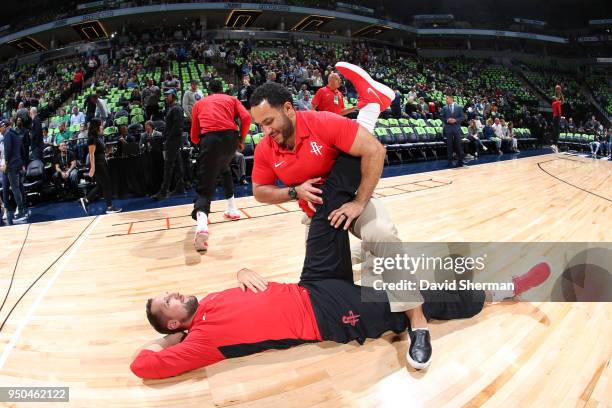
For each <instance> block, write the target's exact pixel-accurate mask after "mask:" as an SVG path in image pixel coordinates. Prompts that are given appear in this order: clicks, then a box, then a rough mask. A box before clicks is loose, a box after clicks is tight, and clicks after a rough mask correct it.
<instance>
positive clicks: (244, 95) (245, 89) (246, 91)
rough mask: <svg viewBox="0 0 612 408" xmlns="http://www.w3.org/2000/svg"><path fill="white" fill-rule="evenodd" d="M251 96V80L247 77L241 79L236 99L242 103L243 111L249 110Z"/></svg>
mask: <svg viewBox="0 0 612 408" xmlns="http://www.w3.org/2000/svg"><path fill="white" fill-rule="evenodd" d="M251 95H253V87H252V86H251V80H250V78H249V76H248V75H244V76H243V77H242V86H241V87H240V89H238V93H237V98H238V100H239V101H240V103H242V105H243V106H244V108H245V109H251V105H250V103H249V99H251Z"/></svg>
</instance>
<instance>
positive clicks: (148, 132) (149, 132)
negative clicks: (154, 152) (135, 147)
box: [140, 120, 163, 152]
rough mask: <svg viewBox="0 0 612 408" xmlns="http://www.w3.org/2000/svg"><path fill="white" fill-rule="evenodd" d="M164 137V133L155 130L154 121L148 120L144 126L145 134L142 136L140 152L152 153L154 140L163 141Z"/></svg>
mask: <svg viewBox="0 0 612 408" xmlns="http://www.w3.org/2000/svg"><path fill="white" fill-rule="evenodd" d="M162 137H163V135H162V133H161V132H160V131H158V130H155V127H154V126H153V121H151V120H147V121H146V122H145V124H144V132H142V134H141V135H140V151H141V152H142V151H146V152H148V151H151V148H152V147H153V139H161V138H162Z"/></svg>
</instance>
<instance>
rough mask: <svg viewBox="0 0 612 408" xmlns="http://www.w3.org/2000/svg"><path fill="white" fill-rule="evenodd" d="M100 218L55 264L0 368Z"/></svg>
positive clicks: (12, 338) (3, 357) (0, 367)
mask: <svg viewBox="0 0 612 408" xmlns="http://www.w3.org/2000/svg"><path fill="white" fill-rule="evenodd" d="M101 219H102V217H98V219H97V220H95V221H94V222H93V224H92V225H90V227H89V229H88V230H87V232H85V234H83V235H82V236H81V238H79V240H78V242H77V243H76V245H74V246H73V247H72V248H71V249H70V251H69V252H68V254H67V255H66V256H65V257H64V258H63V259H62V262H61V263H60V264H59V265H58V266H57V268H56V270H55V273H54V274H53V276H52V277H51V279H49V282H48V283H47V286H45V287H44V288H43V290H42V292H40V294H39V295H38V297H37V298H36V300H35V301H34V303H32V306H31V307H30V310H28V314H27V315H26V317H25V318H24V319H22V320H21V323H20V324H19V326H18V327H17V330H15V333H13V336H12V337H11V340H10V341H9V342H8V344H7V345H6V347H5V348H4V352H3V353H2V356H1V357H0V370H1V369H2V367H4V363H6V360H7V359H8V357H9V354H11V351H12V350H13V348H15V345H16V344H17V340H19V336H21V332H22V331H23V329H24V328H25V327H26V325H27V324H28V323H29V321H30V319H31V318H32V315H33V314H34V311H35V310H36V308H37V307H38V305H39V304H40V302H41V301H42V299H43V298H44V297H45V295H46V294H47V292H48V291H49V289H51V286H52V285H53V283H54V282H55V280H56V279H57V277H58V276H59V275H60V273H62V272H63V270H64V268H65V267H66V264H67V263H68V261H69V260H70V259H71V258H72V256H73V255H74V254H75V253H76V251H77V250H78V249H79V248H80V247H81V244H82V243H83V242H85V241H86V240H87V237H89V234H90V233H91V231H93V230H94V228H96V225H98V222H100V220H101Z"/></svg>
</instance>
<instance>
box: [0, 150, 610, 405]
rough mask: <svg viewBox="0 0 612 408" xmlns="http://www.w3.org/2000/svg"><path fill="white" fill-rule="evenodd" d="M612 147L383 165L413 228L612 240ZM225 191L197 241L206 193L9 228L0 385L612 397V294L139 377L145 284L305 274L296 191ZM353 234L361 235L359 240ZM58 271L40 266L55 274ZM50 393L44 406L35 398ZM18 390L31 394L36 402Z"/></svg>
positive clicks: (388, 202) (225, 396) (350, 401)
mask: <svg viewBox="0 0 612 408" xmlns="http://www.w3.org/2000/svg"><path fill="white" fill-rule="evenodd" d="M611 185H612V162H609V161H603V160H589V159H584V158H580V157H572V156H569V155H544V156H536V157H531V158H525V159H520V160H512V161H506V162H498V163H491V164H486V165H479V166H473V167H469V168H462V169H448V170H443V171H436V172H431V173H422V174H414V175H408V176H401V177H392V178H385V179H381V181H380V183H379V186H378V188H377V190H376V195H377V196H378V197H380V198H381V199H382V200H383V202H384V204H385V206H386V207H387V209H388V211H389V212H390V214H391V217H392V219H393V220H394V221H395V223H396V225H397V227H398V229H399V236H400V238H401V239H402V241H406V242H408V241H415V242H418V241H444V242H471V241H472V242H482V241H495V242H505V241H512V242H609V241H612V188H611ZM237 202H238V204H239V207H240V209H241V211H242V213H243V214H242V215H243V218H242V219H241V220H239V221H234V222H231V221H225V220H223V217H222V211H223V209H224V206H225V203H224V202H223V201H219V202H214V203H213V208H212V210H213V214H212V216H211V222H212V224H213V225H211V238H210V245H211V247H210V249H209V252H208V253H207V254H205V255H201V254H198V253H196V252H194V250H193V245H192V238H193V232H194V226H195V225H194V222H193V220H192V219H191V218H190V215H189V214H190V211H191V206H189V205H185V206H178V207H169V208H160V209H155V210H145V211H140V212H129V213H122V214H116V215H108V216H97V217H88V218H79V219H71V220H64V221H56V222H52V223H38V224H32V225H21V226H17V227H14V228H3V229H0V237H1V239H2V241H3V243H4V247H5V248H6V249H5V256H4V257H3V258H2V259H1V260H0V271H1V272H0V287H1V288H2V298H3V299H4V295H5V293H6V291H7V290H9V288H10V292H9V293H8V297H7V298H6V302H5V303H3V306H2V309H1V310H0V322H4V321H5V319H6V318H7V315H8V313H9V312H10V316H9V317H8V320H6V321H5V324H4V325H3V327H2V329H1V331H0V383H1V384H2V385H3V386H9V385H10V386H67V387H70V403H69V404H67V403H57V406H67V405H70V406H76V407H96V406H104V407H107V406H134V407H136V406H138V407H142V406H151V407H153V406H159V407H168V406H181V407H186V406H194V407H195V406H197V407H206V406H221V407H223V406H244V407H247V406H255V405H257V406H325V407H340V406H402V405H403V403H405V405H403V406H411V407H418V406H423V407H431V406H481V405H484V406H517V407H520V406H537V407H543V406H551V407H565V406H572V407H573V406H587V407H596V406H601V407H603V406H609V404H610V401H612V367H611V365H610V358H611V355H612V342H610V338H612V324H611V320H610V319H611V318H612V317H611V316H612V305H611V304H608V303H595V302H593V303H580V302H575V303H553V302H541V303H527V302H519V303H509V304H497V305H494V306H491V307H488V308H486V309H485V310H484V311H483V312H482V313H481V314H479V315H478V316H476V317H475V318H472V319H468V320H455V321H448V322H432V323H431V324H430V330H431V333H432V343H433V348H434V359H433V363H432V365H431V367H430V368H429V369H428V370H426V371H415V370H414V369H412V368H410V367H409V366H407V364H406V361H405V353H406V350H407V347H408V341H407V340H406V336H405V334H404V335H402V336H395V335H393V334H392V333H388V334H387V335H385V336H383V337H382V338H380V339H377V340H368V341H367V342H366V343H365V345H363V346H359V345H358V344H356V343H355V342H352V343H349V344H345V345H341V344H335V343H332V342H323V343H318V344H309V345H302V346H298V347H295V348H293V349H289V350H284V351H268V352H265V353H260V354H256V355H251V356H247V357H241V358H236V359H229V360H225V361H222V362H220V363H217V364H215V365H213V366H210V367H207V368H202V369H199V370H196V371H193V372H190V373H187V374H184V375H181V376H178V377H174V378H169V379H165V380H145V381H143V380H141V379H139V378H137V377H136V376H134V375H133V374H132V372H131V371H130V369H129V364H130V362H131V361H132V359H133V357H134V356H135V354H136V352H137V350H138V349H139V348H140V347H142V346H143V345H144V344H145V343H147V342H149V341H151V340H153V339H155V338H158V337H159V334H157V333H156V332H154V330H153V329H152V328H151V327H150V325H149V323H148V322H147V319H146V316H145V302H146V299H147V298H149V297H152V296H154V295H157V294H159V293H161V292H165V291H169V292H172V291H180V292H181V293H185V294H191V293H193V294H195V295H197V296H198V297H202V296H204V295H205V294H207V293H209V292H213V291H219V290H222V289H225V288H228V287H233V286H236V285H237V283H236V272H237V271H238V270H239V269H240V268H243V267H248V268H250V269H252V270H254V271H256V272H258V273H259V274H261V275H262V276H264V277H265V278H266V279H267V280H268V281H280V282H296V281H297V280H298V278H299V274H300V271H301V265H302V262H303V256H304V227H303V226H302V225H301V218H302V214H301V212H300V211H299V209H298V207H297V204H296V203H286V204H282V205H263V204H260V203H257V202H256V201H255V200H254V199H253V198H252V197H247V198H241V199H237ZM351 239H354V238H351ZM41 274H42V276H41ZM31 405H33V406H34V405H36V404H31ZM16 406H25V404H22V405H19V404H17V405H16Z"/></svg>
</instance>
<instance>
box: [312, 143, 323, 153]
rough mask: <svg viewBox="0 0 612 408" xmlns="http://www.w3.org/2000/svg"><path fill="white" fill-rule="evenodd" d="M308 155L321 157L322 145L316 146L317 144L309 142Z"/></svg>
mask: <svg viewBox="0 0 612 408" xmlns="http://www.w3.org/2000/svg"><path fill="white" fill-rule="evenodd" d="M310 148H311V150H310V153H312V154H314V155H315V156H321V155H322V152H321V151H322V150H323V145H320V144H317V142H310Z"/></svg>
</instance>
